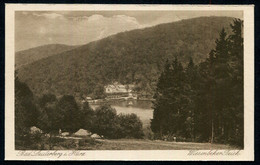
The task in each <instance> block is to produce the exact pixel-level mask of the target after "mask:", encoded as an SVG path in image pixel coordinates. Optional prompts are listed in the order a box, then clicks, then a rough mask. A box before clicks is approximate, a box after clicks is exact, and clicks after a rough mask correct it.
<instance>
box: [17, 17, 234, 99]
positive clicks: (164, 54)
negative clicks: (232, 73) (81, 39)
mask: <svg viewBox="0 0 260 165" xmlns="http://www.w3.org/2000/svg"><path fill="white" fill-rule="evenodd" d="M231 22H232V18H228V17H201V18H194V19H188V20H182V21H179V22H174V23H167V24H162V25H158V26H154V27H151V28H145V29H138V30H133V31H129V32H123V33H119V34H116V35H113V36H110V37H107V38H105V39H102V40H99V41H95V42H92V43H89V44H87V45H83V46H80V47H77V48H75V49H72V50H69V51H66V52H62V53H60V54H56V55H53V56H50V57H48V58H45V59H42V60H38V61H36V62H34V63H31V64H29V65H26V66H24V67H21V68H20V69H19V77H20V78H21V79H23V81H24V82H26V83H27V84H28V85H29V86H30V88H31V90H32V91H33V92H34V93H35V94H36V95H41V94H42V93H46V92H51V93H54V94H55V95H57V96H60V95H65V94H70V95H74V96H75V95H76V94H77V93H81V94H87V95H89V96H91V97H92V98H102V97H104V95H103V87H104V85H107V84H109V83H112V82H113V81H117V82H120V83H122V84H130V83H131V84H132V83H133V84H135V85H136V89H135V90H136V91H137V92H139V93H140V94H144V95H146V96H152V95H153V94H154V91H155V89H156V84H157V79H158V77H159V76H160V72H161V71H162V69H163V64H164V62H165V60H166V59H170V60H172V59H174V57H175V56H178V60H179V61H180V62H181V63H182V64H183V65H184V66H186V65H187V64H188V62H189V60H190V57H192V58H193V61H194V63H195V64H198V63H200V62H201V61H203V60H204V59H206V58H207V54H208V52H209V51H210V50H211V49H213V48H214V47H215V43H214V40H215V39H216V38H217V36H218V32H219V31H220V29H221V28H222V27H227V29H228V30H229V31H230V32H231V30H230V28H229V27H228V25H229V24H230V23H231Z"/></svg>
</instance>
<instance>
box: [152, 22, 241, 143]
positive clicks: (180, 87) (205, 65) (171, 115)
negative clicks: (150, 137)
mask: <svg viewBox="0 0 260 165" xmlns="http://www.w3.org/2000/svg"><path fill="white" fill-rule="evenodd" d="M231 29H232V34H230V35H227V33H226V31H225V29H224V28H223V29H222V30H221V31H220V33H219V38H218V39H216V47H215V49H213V50H211V51H210V53H209V57H208V58H207V59H206V60H205V61H203V62H201V63H200V64H199V65H197V66H196V65H194V62H193V60H192V59H190V62H189V64H188V65H187V67H186V69H185V70H184V69H183V68H182V65H181V63H180V62H179V61H178V60H177V59H175V60H174V61H173V63H170V62H169V61H168V60H167V61H166V63H165V67H164V70H163V72H162V73H161V76H160V77H159V80H158V84H157V90H156V93H155V95H154V98H155V99H156V100H155V101H154V117H153V119H152V121H151V129H152V130H153V131H154V132H155V133H156V134H157V137H159V138H163V137H164V136H165V135H167V136H175V137H177V138H178V139H182V140H184V141H186V140H187V139H189V140H188V141H205V142H208V141H211V142H217V143H229V144H235V145H239V146H242V147H243V134H244V127H243V125H244V122H243V120H244V118H243V114H244V113H243V37H242V34H241V32H242V29H243V22H242V21H241V20H237V19H236V20H234V22H233V24H231Z"/></svg>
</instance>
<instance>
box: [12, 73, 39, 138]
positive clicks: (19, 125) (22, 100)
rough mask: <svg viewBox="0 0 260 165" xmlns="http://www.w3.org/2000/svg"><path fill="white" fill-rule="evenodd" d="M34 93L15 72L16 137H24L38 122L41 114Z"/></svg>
mask: <svg viewBox="0 0 260 165" xmlns="http://www.w3.org/2000/svg"><path fill="white" fill-rule="evenodd" d="M34 100H35V99H34V95H33V93H32V92H31V90H30V88H29V87H28V86H27V84H25V83H23V82H21V81H20V80H19V78H18V76H17V74H15V137H16V138H20V137H23V136H24V135H25V134H26V133H28V129H29V128H30V127H31V126H35V125H36V124H37V117H38V115H39V113H38V110H37V107H36V105H35V103H34Z"/></svg>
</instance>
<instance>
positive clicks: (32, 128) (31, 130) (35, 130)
mask: <svg viewBox="0 0 260 165" xmlns="http://www.w3.org/2000/svg"><path fill="white" fill-rule="evenodd" d="M36 133H42V130H41V129H40V128H37V127H35V126H33V127H31V128H30V134H36Z"/></svg>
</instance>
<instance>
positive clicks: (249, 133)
mask: <svg viewBox="0 0 260 165" xmlns="http://www.w3.org/2000/svg"><path fill="white" fill-rule="evenodd" d="M51 10H55V11H61V10H62V11H68V10H71V11H77V10H92V11H95V10H114V11H116V10H178V11H180V10H182V11H185V10H186V11H188V10H189V11H190V10H194V11H195V10H196V11H198V10H200V11H201V10H204V11H209V10H218V11H231V10H240V11H243V14H244V48H245V49H244V109H245V110H244V121H245V122H244V127H245V129H244V137H245V138H244V143H245V145H244V146H245V147H244V150H241V151H234V150H233V151H234V152H233V151H232V152H233V153H234V155H225V153H227V151H225V150H213V151H210V150H197V151H199V152H200V153H202V154H203V153H204V155H189V153H190V151H189V150H132V151H129V150H120V151H114V150H103V151H99V150H93V151H72V150H67V151H60V150H59V151H26V152H25V153H23V151H17V150H15V147H14V70H15V69H14V61H15V60H14V54H15V51H14V48H15V46H14V44H15V42H14V13H15V11H51ZM5 19H6V24H5V29H6V33H5V36H6V37H5V40H6V42H5V43H6V45H5V48H6V53H5V64H6V66H5V160H182V161H187V160H195V161H196V160H202V161H206V160H217V161H219V160H228V161H240V160H241V161H245V160H251V161H253V160H254V6H253V5H232V6H231V5H230V6H229V5H89V4H88V5H87V4H73V5H72V4H55V5H54V4H6V16H5ZM214 152H215V154H214ZM218 152H219V153H223V154H217V153H218ZM236 153H237V155H236ZM26 154H27V155H29V156H26ZM59 155H61V156H59Z"/></svg>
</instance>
